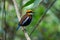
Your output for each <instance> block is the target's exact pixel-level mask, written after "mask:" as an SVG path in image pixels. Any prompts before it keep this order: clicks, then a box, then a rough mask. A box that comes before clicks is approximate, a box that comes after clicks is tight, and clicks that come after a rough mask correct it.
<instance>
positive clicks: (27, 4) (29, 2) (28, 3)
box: [23, 0, 35, 7]
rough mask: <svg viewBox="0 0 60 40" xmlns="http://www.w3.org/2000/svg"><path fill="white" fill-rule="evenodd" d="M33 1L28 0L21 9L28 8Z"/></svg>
mask: <svg viewBox="0 0 60 40" xmlns="http://www.w3.org/2000/svg"><path fill="white" fill-rule="evenodd" d="M34 1H35V0H30V1H28V2H27V3H26V4H25V5H23V7H26V6H29V5H30V4H32V3H33V2H34Z"/></svg>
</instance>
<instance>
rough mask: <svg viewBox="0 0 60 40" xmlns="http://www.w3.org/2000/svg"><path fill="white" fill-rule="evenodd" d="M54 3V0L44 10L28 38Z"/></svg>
mask: <svg viewBox="0 0 60 40" xmlns="http://www.w3.org/2000/svg"><path fill="white" fill-rule="evenodd" d="M55 2H56V0H54V1H53V2H52V3H51V4H50V5H49V7H48V8H47V9H46V10H45V12H44V13H43V15H42V16H41V18H40V19H39V21H38V22H37V24H36V25H35V26H34V28H33V30H32V32H31V33H30V35H29V36H31V35H32V33H33V32H34V31H35V29H36V28H37V27H38V25H39V23H41V21H42V20H43V18H44V17H45V15H46V13H47V12H48V10H49V9H50V8H51V7H52V6H53V4H54V3H55Z"/></svg>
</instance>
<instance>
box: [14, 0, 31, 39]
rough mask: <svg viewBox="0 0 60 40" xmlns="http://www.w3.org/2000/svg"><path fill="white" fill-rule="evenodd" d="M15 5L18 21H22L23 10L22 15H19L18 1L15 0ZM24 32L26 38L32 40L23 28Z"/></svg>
mask: <svg viewBox="0 0 60 40" xmlns="http://www.w3.org/2000/svg"><path fill="white" fill-rule="evenodd" d="M13 3H14V7H15V10H16V14H17V17H18V20H19V21H20V19H21V17H20V14H22V9H20V13H19V9H18V5H17V3H16V0H13ZM22 30H23V32H24V34H25V37H26V39H27V40H31V39H30V37H29V35H28V33H27V31H26V29H25V28H24V27H22Z"/></svg>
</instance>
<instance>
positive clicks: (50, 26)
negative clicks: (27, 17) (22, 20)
mask: <svg viewBox="0 0 60 40" xmlns="http://www.w3.org/2000/svg"><path fill="white" fill-rule="evenodd" d="M53 1H54V0H16V2H17V5H18V8H19V11H20V9H22V16H23V15H24V14H25V13H26V10H28V9H32V10H33V11H34V15H33V19H32V22H31V23H30V25H29V26H27V27H26V30H27V32H28V34H30V33H31V31H32V30H33V28H34V26H35V25H36V23H37V22H38V20H39V19H40V18H41V16H42V15H43V14H44V12H45V10H46V9H47V8H48V7H49V5H50V4H51V3H52V2H53ZM4 4H5V9H4ZM18 22H19V21H18V18H17V15H16V11H15V8H14V4H13V1H12V0H5V3H4V0H0V40H26V38H25V36H24V33H23V31H22V30H21V29H19V30H18V31H16V28H17V26H18ZM30 37H31V40H60V0H56V1H55V3H54V4H53V6H51V8H50V9H49V10H48V11H47V12H46V15H45V17H44V18H43V20H42V21H41V23H39V25H38V27H37V28H36V29H35V30H34V32H33V33H32V35H31V36H30Z"/></svg>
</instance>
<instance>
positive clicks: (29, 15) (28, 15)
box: [16, 10, 33, 30]
mask: <svg viewBox="0 0 60 40" xmlns="http://www.w3.org/2000/svg"><path fill="white" fill-rule="evenodd" d="M32 15H33V11H32V10H27V11H26V14H25V15H24V16H23V17H22V18H21V20H20V22H19V23H18V27H17V29H16V30H18V29H19V28H20V27H21V26H22V27H24V26H28V25H29V24H30V23H31V20H32Z"/></svg>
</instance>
